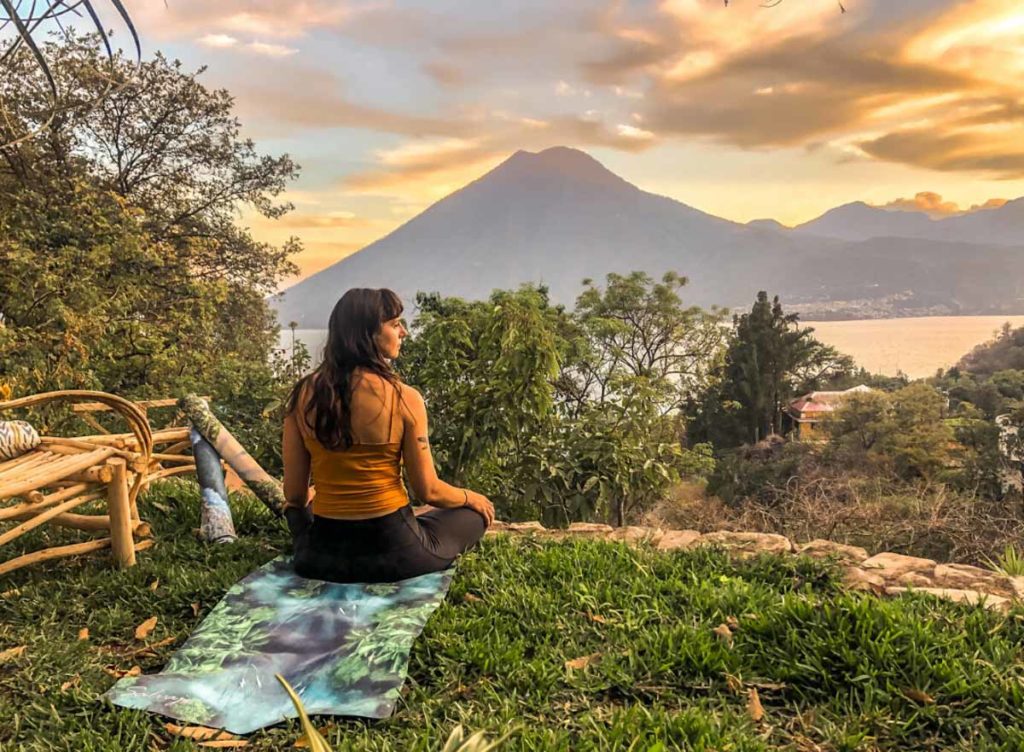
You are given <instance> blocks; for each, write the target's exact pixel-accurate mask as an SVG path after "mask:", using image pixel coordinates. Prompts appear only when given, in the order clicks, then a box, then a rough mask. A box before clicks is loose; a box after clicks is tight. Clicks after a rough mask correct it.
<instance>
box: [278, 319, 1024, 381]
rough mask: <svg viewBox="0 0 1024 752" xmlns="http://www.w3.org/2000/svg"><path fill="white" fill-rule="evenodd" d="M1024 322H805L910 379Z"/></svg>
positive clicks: (304, 336) (315, 335)
mask: <svg viewBox="0 0 1024 752" xmlns="http://www.w3.org/2000/svg"><path fill="white" fill-rule="evenodd" d="M1007 321H1008V322H1010V325H1011V326H1013V327H1014V328H1016V327H1019V326H1024V316H925V317H921V318H903V319H863V320H858V321H806V322H802V323H803V325H804V326H809V327H812V328H813V329H814V336H815V337H817V338H818V339H819V340H821V341H822V342H825V343H826V344H829V345H832V346H833V347H835V348H836V349H837V350H839V351H840V352H843V353H846V354H847V355H851V356H853V359H854V360H856V361H857V364H858V365H862V366H864V367H865V368H867V369H868V370H869V371H871V372H872V373H883V374H887V375H891V376H894V375H896V372H897V371H903V373H905V374H907V375H908V376H910V377H911V378H921V377H923V376H931V375H933V374H934V373H935V371H936V370H937V369H939V368H949V367H950V366H951V365H953V364H954V363H956V362H957V361H958V360H959V359H960V358H961V357H962V356H963V355H965V354H966V353H967V352H969V351H970V350H971V348H973V347H974V346H975V345H979V344H981V343H982V342H985V341H986V340H989V339H991V338H992V336H993V335H994V334H995V332H996V331H998V330H999V328H1000V327H1001V326H1002V325H1003V323H1004V322H1007ZM291 338H292V333H291V331H290V330H288V329H285V330H284V331H282V332H281V346H282V347H284V348H285V349H286V350H287V349H288V348H290V347H291ZM295 338H296V339H297V340H299V341H301V342H303V343H305V345H306V347H308V348H309V352H310V354H312V355H313V359H314V361H318V360H319V357H320V350H321V348H322V347H323V346H324V343H325V342H326V340H327V330H326V329H297V330H296V331H295Z"/></svg>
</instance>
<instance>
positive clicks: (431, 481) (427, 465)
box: [402, 384, 494, 525]
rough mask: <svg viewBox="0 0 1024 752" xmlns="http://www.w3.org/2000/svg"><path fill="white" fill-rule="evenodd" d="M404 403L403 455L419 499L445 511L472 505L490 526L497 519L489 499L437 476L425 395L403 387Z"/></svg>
mask: <svg viewBox="0 0 1024 752" xmlns="http://www.w3.org/2000/svg"><path fill="white" fill-rule="evenodd" d="M402 400H403V402H404V404H405V407H404V409H403V410H402V419H403V422H404V428H405V432H404V433H403V434H402V456H403V458H404V460H405V468H406V471H407V472H408V474H409V484H410V485H411V486H412V490H413V493H414V494H415V495H416V498H417V499H419V500H420V501H424V502H426V503H427V504H430V505H432V506H435V507H441V508H442V509H451V508H453V507H462V506H469V507H471V508H473V509H474V510H476V511H478V512H480V514H482V515H483V516H484V519H485V520H486V522H487V525H490V524H491V520H493V519H494V506H493V505H492V504H491V502H490V500H489V499H488V498H487V497H486V496H484V495H483V494H479V493H477V492H476V491H470V490H469V489H468V488H457V487H456V486H453V485H451V484H449V483H445V482H444V481H443V480H441V479H440V478H438V477H437V471H436V470H435V469H434V458H433V456H432V455H431V453H430V442H429V441H428V439H427V435H428V430H427V429H428V426H427V406H426V404H425V403H424V402H423V396H422V395H421V394H420V393H419V392H418V391H416V390H415V389H413V388H412V387H410V386H407V385H405V384H403V385H402Z"/></svg>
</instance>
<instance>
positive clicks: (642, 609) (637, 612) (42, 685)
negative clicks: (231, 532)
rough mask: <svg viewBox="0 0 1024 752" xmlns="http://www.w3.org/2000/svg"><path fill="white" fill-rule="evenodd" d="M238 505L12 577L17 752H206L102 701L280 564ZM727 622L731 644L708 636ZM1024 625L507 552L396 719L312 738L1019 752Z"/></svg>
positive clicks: (687, 571)
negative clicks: (213, 517) (216, 522)
mask: <svg viewBox="0 0 1024 752" xmlns="http://www.w3.org/2000/svg"><path fill="white" fill-rule="evenodd" d="M236 501H237V502H238V503H237V504H236V510H237V512H236V524H237V526H238V528H239V533H240V534H241V538H240V540H239V542H238V543H237V544H235V545H229V546H209V545H204V544H202V543H200V542H199V541H198V540H197V539H196V538H195V536H194V534H193V532H192V530H193V529H194V528H196V527H198V523H199V512H198V496H197V493H196V490H195V487H194V486H192V485H190V484H187V483H184V482H178V483H168V484H165V485H162V486H161V487H160V488H159V489H157V490H155V491H153V492H151V493H150V495H149V496H148V497H147V498H146V499H144V500H143V503H142V505H141V506H142V510H143V516H144V517H145V518H147V519H149V520H151V521H152V522H153V527H154V530H155V532H156V537H157V539H158V540H159V543H158V545H157V546H155V547H154V548H152V549H150V550H148V551H145V552H142V553H140V555H139V564H138V566H136V567H135V568H133V569H130V570H127V571H123V572H119V571H115V570H112V569H111V568H110V567H109V565H108V562H107V559H106V557H105V556H103V555H93V556H89V557H81V558H78V559H74V560H70V561H66V562H63V563H62V562H48V563H44V564H42V565H39V566H36V567H33V568H29V569H28V570H22V571H20V572H16V573H14V574H12V575H8V576H6V577H0V592H3V593H4V596H3V597H0V652H2V651H4V650H5V649H8V648H12V647H18V646H22V645H24V646H26V649H25V651H24V652H23V653H21V654H20V655H18V656H16V657H14V658H8V659H6V660H4V661H3V662H2V663H0V749H4V750H51V749H55V750H56V749H59V750H65V749H66V750H76V752H91V751H94V750H111V751H113V750H117V751H118V752H120V751H122V750H150V749H171V750H189V749H197V747H195V746H194V743H193V742H191V741H186V740H183V739H178V738H175V737H172V736H170V735H169V734H168V733H167V732H166V731H165V730H164V729H163V724H164V722H165V721H166V720H167V719H163V718H160V717H156V716H151V715H147V714H144V713H141V712H137V711H127V710H122V709H115V708H113V707H110V706H107V705H105V704H104V703H102V702H100V701H98V700H97V697H98V696H99V695H100V694H102V693H103V692H104V691H105V690H106V689H107V688H108V687H109V686H110V685H111V684H112V683H113V682H114V677H113V676H111V675H110V674H109V673H108V672H107V670H110V671H115V670H118V669H120V670H127V669H130V668H131V667H132V666H134V665H139V666H140V667H141V668H142V670H143V671H145V672H151V671H156V670H157V669H158V668H159V667H160V666H162V665H163V664H164V662H165V661H166V660H167V658H168V656H169V655H170V654H171V652H172V651H173V649H174V646H175V645H177V644H180V643H181V642H182V641H183V640H184V639H185V637H186V636H187V635H188V634H189V631H190V630H191V629H192V628H193V627H194V626H195V625H196V623H197V622H198V621H199V620H200V619H201V618H202V617H203V616H204V615H205V614H206V613H207V612H208V611H209V610H210V609H211V608H212V607H213V605H214V604H215V603H216V602H217V600H218V598H219V597H220V596H221V595H222V594H223V593H224V591H225V590H226V589H227V588H228V587H229V586H230V585H231V584H232V583H234V582H235V581H237V580H238V579H240V578H241V577H243V576H244V575H245V574H247V573H248V572H250V571H251V570H252V569H254V568H255V567H256V566H258V565H259V564H262V563H263V562H265V561H267V560H268V559H270V558H273V557H274V556H276V555H277V554H278V553H279V552H281V551H282V550H284V548H285V546H286V535H285V530H284V527H283V526H279V525H277V523H274V522H273V521H271V520H270V518H269V517H268V516H266V515H265V514H264V513H263V512H262V511H261V510H260V509H258V508H256V507H255V506H254V505H252V504H251V503H246V501H245V500H244V499H242V498H239V499H236ZM54 535H55V536H56V537H55V538H54V540H61V541H63V540H65V539H68V538H74V536H75V535H77V534H76V533H72V532H61V533H57V534H54ZM35 542H36V543H37V544H38V543H39V542H40V541H39V540H38V539H37V540H36V541H35ZM9 555H13V552H7V551H5V556H9ZM154 583H156V584H155V586H154ZM15 590H16V591H17V592H12V591H15ZM467 595H470V597H469V598H467V597H466V596H467ZM472 596H476V597H472ZM193 604H197V605H196V606H195V608H194V607H193ZM194 611H198V614H196V613H195V612H194ZM154 615H155V616H157V617H158V624H157V626H156V629H155V630H154V632H153V633H152V634H151V635H150V636H149V638H148V639H147V641H148V642H150V643H154V642H156V643H159V642H160V641H162V640H165V639H167V638H173V639H174V642H173V643H172V644H168V645H166V646H164V647H159V648H157V649H156V650H155V651H153V652H150V653H146V652H142V653H139V652H137V651H139V649H140V648H141V647H143V646H144V644H145V643H143V642H139V641H137V640H135V638H134V630H135V627H136V626H137V625H138V624H139V623H141V622H142V621H144V620H145V619H146V618H148V617H150V616H154ZM733 619H735V620H737V621H738V626H736V628H735V629H734V630H733V631H734V634H733V636H732V638H731V641H730V640H729V639H723V638H722V637H721V636H719V635H716V634H715V632H714V631H713V630H714V629H715V628H716V627H717V626H718V625H720V624H721V623H723V622H726V621H732V620H733ZM1022 620H1024V610H1014V611H1013V612H1011V613H1010V614H1009V615H1005V616H1004V615H999V614H995V613H990V612H987V611H985V610H983V609H981V608H970V607H964V606H957V605H954V604H949V603H944V602H938V601H934V600H932V599H929V598H927V597H926V596H917V595H909V596H905V597H903V598H900V599H898V600H891V601H880V600H878V599H876V598H874V597H872V596H868V595H864V594H860V593H844V592H841V591H840V590H839V588H838V586H837V583H836V579H835V577H834V576H833V574H832V572H831V571H830V570H829V568H828V567H827V566H825V565H822V564H819V563H816V562H812V561H810V560H806V559H803V560H799V559H780V558H772V557H767V558H761V559H757V560H749V561H739V560H730V559H729V558H728V557H727V556H725V555H724V554H723V553H721V552H718V551H708V550H702V551H696V552H677V553H673V554H663V553H658V552H656V551H653V550H650V549H649V548H639V549H636V548H630V547H627V546H626V545H624V544H609V543H604V542H598V541H585V540H570V541H563V542H550V541H545V542H541V541H538V540H533V539H530V538H525V537H513V536H506V535H502V536H492V537H488V538H487V539H486V540H485V541H484V542H483V544H482V546H481V547H480V549H479V550H478V551H477V552H474V553H472V554H470V555H468V556H466V557H465V558H464V560H463V561H462V563H461V564H460V566H459V569H458V573H457V575H456V577H455V580H454V582H453V584H452V588H451V590H450V592H449V596H448V599H447V601H446V602H445V603H444V605H442V606H441V608H440V609H439V610H438V611H437V612H436V613H435V615H434V616H433V617H432V618H431V620H430V622H429V624H428V625H427V627H426V629H425V631H424V633H423V635H422V636H421V638H420V639H419V640H418V641H417V643H416V645H415V648H414V650H413V654H412V660H411V664H410V679H409V681H408V682H407V684H406V694H405V695H404V698H403V701H402V703H401V704H400V706H399V708H398V709H397V710H396V712H395V715H394V716H393V717H392V718H390V719H388V720H386V721H378V722H370V721H361V720H337V719H330V718H315V719H314V720H315V722H316V724H317V725H318V726H320V727H326V731H325V736H326V737H327V739H328V741H329V742H330V743H331V744H332V745H333V746H334V747H335V749H337V750H401V751H402V752H404V751H406V750H439V749H440V748H441V746H442V745H443V742H444V740H445V739H446V738H447V737H448V734H449V733H450V731H451V729H452V728H453V727H454V725H455V724H456V723H462V724H463V725H464V726H465V727H467V728H469V729H471V730H476V729H485V730H487V731H488V732H489V734H490V735H491V736H492V737H496V736H499V735H500V734H501V733H504V732H505V731H506V730H507V729H509V728H511V727H517V729H518V730H517V731H516V732H515V733H514V734H513V735H512V737H511V738H510V740H509V741H508V742H507V743H506V745H505V746H504V747H503V749H508V750H573V751H574V752H575V751H576V750H620V749H621V750H627V749H628V750H671V749H714V750H719V751H720V752H724V751H725V750H762V749H792V750H802V751H810V750H819V749H820V750H854V749H858V750H859V749H866V750H870V749H886V750H911V749H913V750H928V749H936V750H937V749H943V750H947V749H961V750H995V749H1000V750H1004V749H1005V750H1011V749H1012V750H1018V749H1022V748H1024V667H1022V664H1021V657H1022V655H1021V645H1022V644H1024V621H1022ZM83 627H84V628H88V630H89V638H88V639H86V640H80V639H78V636H79V630H80V629H82V628H83ZM593 654H600V658H599V659H597V660H594V661H592V662H591V663H590V664H589V665H588V666H587V667H585V668H582V669H576V670H569V669H567V668H566V666H565V663H566V661H569V660H572V659H575V658H579V657H582V656H588V655H593ZM62 687H63V689H62ZM751 688H754V689H756V690H757V692H758V695H759V697H760V702H761V704H762V705H763V708H764V716H763V719H762V720H761V721H760V722H759V723H758V722H754V721H753V720H752V719H751V717H750V715H749V713H748V698H749V693H750V690H751ZM299 733H300V732H299V730H298V725H297V723H290V724H288V725H284V726H279V727H275V728H274V729H271V730H269V731H266V732H263V733H257V734H254V735H253V736H251V737H250V744H249V746H248V747H247V748H246V749H251V750H272V749H283V748H290V745H291V743H292V742H293V741H294V740H295V739H296V738H297V737H298V736H299Z"/></svg>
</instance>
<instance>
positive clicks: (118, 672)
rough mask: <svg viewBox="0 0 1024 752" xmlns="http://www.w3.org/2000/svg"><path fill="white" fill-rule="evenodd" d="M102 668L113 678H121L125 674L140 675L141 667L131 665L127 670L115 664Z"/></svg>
mask: <svg viewBox="0 0 1024 752" xmlns="http://www.w3.org/2000/svg"><path fill="white" fill-rule="evenodd" d="M103 670H104V671H106V672H107V673H108V674H110V675H111V676H113V677H114V678H115V679H123V678H124V677H126V676H142V667H141V666H138V665H136V666H132V667H131V668H130V669H128V670H127V671H125V670H124V669H120V668H118V667H117V666H104V667H103Z"/></svg>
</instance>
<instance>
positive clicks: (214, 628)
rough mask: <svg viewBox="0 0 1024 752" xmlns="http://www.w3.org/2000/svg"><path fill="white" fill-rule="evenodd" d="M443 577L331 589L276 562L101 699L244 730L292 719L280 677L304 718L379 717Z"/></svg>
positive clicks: (391, 699) (387, 710)
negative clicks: (156, 669)
mask: <svg viewBox="0 0 1024 752" xmlns="http://www.w3.org/2000/svg"><path fill="white" fill-rule="evenodd" d="M452 575H453V570H452V569H447V570H444V571H442V572H431V573H430V574H424V575H420V576H418V577H410V578H409V579H407V580H399V581H398V582H381V583H373V584H365V583H355V584H344V585H342V584H338V583H333V582H323V581H321V580H307V579H303V578H302V577H299V576H298V575H297V574H295V573H294V572H293V571H292V567H291V560H290V557H279V558H277V559H274V560H273V561H271V562H269V563H268V564H265V565H264V566H262V567H260V568H259V569H257V570H256V571H255V572H253V573H252V574H250V575H249V576H248V577H246V578H245V579H244V580H242V581H241V582H239V583H238V584H236V585H234V586H233V587H232V588H231V589H230V590H228V592H227V594H226V595H225V596H224V598H223V600H221V602H220V603H218V604H217V605H216V606H215V607H214V609H213V611H211V612H210V613H209V615H208V616H207V617H206V618H205V619H204V620H203V622H202V623H201V624H200V625H199V626H198V627H196V630H195V631H194V632H193V633H192V636H191V637H189V638H188V640H187V641H186V642H185V644H184V645H182V646H181V647H180V648H179V649H178V651H177V652H176V653H175V654H174V655H173V656H172V657H171V660H170V661H169V662H168V663H167V665H166V666H165V667H164V669H163V671H161V672H160V673H159V674H148V675H145V676H129V677H125V678H123V679H121V680H120V681H119V682H117V684H115V685H114V686H113V688H112V689H110V691H108V692H107V693H106V694H105V695H104V697H106V698H109V699H110V700H111V702H113V703H114V704H115V705H120V706H122V707H125V708H136V709H139V710H148V711H149V712H151V713H160V714H161V715H166V716H170V717H171V718H176V719H178V720H180V721H185V722H187V723H193V724H199V725H202V726H211V727H215V728H223V729H227V730H228V731H230V732H232V733H235V734H248V733H250V732H252V731H255V730H257V729H260V728H263V727H264V726H271V725H273V724H275V723H279V722H281V721H283V720H285V719H286V718H295V717H296V716H297V712H296V710H295V706H294V705H292V702H291V700H290V699H289V698H288V695H287V694H286V693H285V691H284V688H283V687H282V686H281V685H280V683H278V682H277V681H276V680H275V679H274V674H281V675H282V676H284V678H285V679H287V680H288V683H289V684H291V685H292V686H293V687H294V688H295V691H296V692H297V693H298V695H299V697H300V698H301V700H302V704H303V705H304V706H305V708H306V711H307V712H308V713H309V714H310V715H314V714H324V715H345V716H362V717H365V718H387V717H388V716H390V715H391V713H392V711H393V710H394V708H395V703H396V702H397V701H398V699H399V697H400V696H401V689H402V685H403V684H404V683H405V678H406V674H407V672H408V669H409V654H410V652H411V650H412V645H413V642H415V640H416V637H417V636H419V634H420V632H421V631H422V630H423V627H424V625H425V624H426V623H427V620H428V619H429V618H430V615H431V614H433V613H434V611H435V610H436V609H437V607H438V606H439V605H440V604H441V602H442V601H443V600H444V597H445V594H446V593H447V592H448V586H449V584H450V583H451V578H452Z"/></svg>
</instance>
